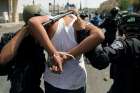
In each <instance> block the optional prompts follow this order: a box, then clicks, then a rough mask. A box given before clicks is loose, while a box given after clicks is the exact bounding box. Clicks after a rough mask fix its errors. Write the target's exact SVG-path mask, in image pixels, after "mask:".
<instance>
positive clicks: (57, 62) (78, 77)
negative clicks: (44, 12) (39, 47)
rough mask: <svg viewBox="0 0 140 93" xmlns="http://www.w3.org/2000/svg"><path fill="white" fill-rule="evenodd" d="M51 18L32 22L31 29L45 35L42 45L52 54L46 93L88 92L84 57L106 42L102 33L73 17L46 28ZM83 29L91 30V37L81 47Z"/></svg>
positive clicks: (48, 68) (36, 18)
mask: <svg viewBox="0 0 140 93" xmlns="http://www.w3.org/2000/svg"><path fill="white" fill-rule="evenodd" d="M48 19H49V17H48V16H38V17H33V18H31V19H30V21H29V23H30V26H32V27H33V28H34V29H35V30H36V31H38V32H40V34H41V35H42V37H41V38H43V41H42V42H44V43H42V44H43V46H44V47H45V49H47V52H48V55H49V60H48V63H49V65H48V64H46V70H45V73H44V79H45V92H46V93H86V91H85V85H86V69H85V65H84V60H83V55H82V54H83V53H85V52H87V51H89V50H91V49H92V48H94V47H96V46H97V45H98V44H99V43H100V42H101V41H102V40H103V38H104V36H103V33H102V31H101V30H100V29H99V28H97V27H96V26H94V25H92V24H89V23H87V22H85V21H84V20H82V19H81V18H80V17H79V16H75V15H72V14H70V15H67V16H65V17H63V18H61V19H60V20H58V21H57V22H55V23H54V24H52V25H51V26H50V27H49V28H47V29H45V28H44V27H43V26H42V23H43V22H46V21H47V20H48ZM81 29H85V31H89V36H87V37H86V38H85V39H84V40H83V41H82V42H81V43H79V44H78V43H77V40H76V31H79V30H81ZM46 30H47V31H46ZM46 32H47V33H46ZM38 39H39V38H38Z"/></svg>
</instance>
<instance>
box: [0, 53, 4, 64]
mask: <svg viewBox="0 0 140 93" xmlns="http://www.w3.org/2000/svg"><path fill="white" fill-rule="evenodd" d="M3 64H5V59H4V58H3V57H2V56H1V55H0V65H3Z"/></svg>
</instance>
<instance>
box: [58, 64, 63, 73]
mask: <svg viewBox="0 0 140 93" xmlns="http://www.w3.org/2000/svg"><path fill="white" fill-rule="evenodd" d="M58 69H59V71H60V72H63V66H62V63H59V64H58Z"/></svg>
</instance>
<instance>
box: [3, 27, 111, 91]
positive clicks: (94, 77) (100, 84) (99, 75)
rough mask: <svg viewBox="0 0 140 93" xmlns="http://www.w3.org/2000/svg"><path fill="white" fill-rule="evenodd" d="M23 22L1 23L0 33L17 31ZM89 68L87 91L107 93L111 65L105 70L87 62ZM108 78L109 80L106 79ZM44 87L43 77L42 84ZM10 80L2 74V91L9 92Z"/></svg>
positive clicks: (109, 83)
mask: <svg viewBox="0 0 140 93" xmlns="http://www.w3.org/2000/svg"><path fill="white" fill-rule="evenodd" d="M21 26H22V25H21V24H0V35H1V33H3V32H11V31H14V32H15V31H17V30H18V29H19V28H20V27H21ZM86 69H87V74H88V76H87V78H88V79H87V93H106V92H107V90H109V88H110V86H111V84H112V80H110V79H109V67H108V68H107V69H105V70H101V71H99V70H97V69H95V68H93V67H92V66H91V65H89V64H86ZM106 78H107V81H106ZM41 86H42V88H43V79H42V84H41ZM9 88H10V82H8V81H7V80H6V76H4V77H3V76H0V93H9V92H8V91H9Z"/></svg>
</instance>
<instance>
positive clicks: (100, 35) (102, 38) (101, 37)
mask: <svg viewBox="0 0 140 93" xmlns="http://www.w3.org/2000/svg"><path fill="white" fill-rule="evenodd" d="M96 35H97V37H98V40H99V42H103V41H104V39H105V36H104V33H103V32H102V30H101V29H98V31H97V32H96Z"/></svg>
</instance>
